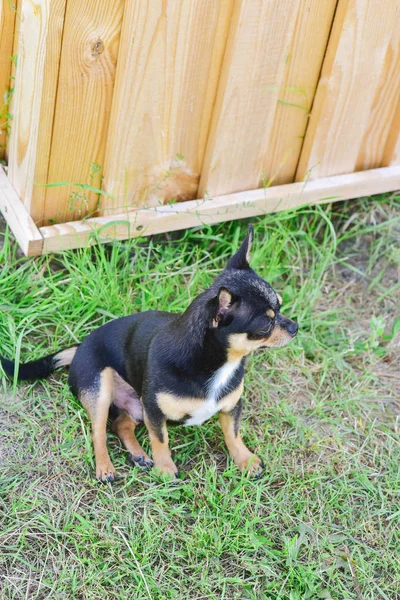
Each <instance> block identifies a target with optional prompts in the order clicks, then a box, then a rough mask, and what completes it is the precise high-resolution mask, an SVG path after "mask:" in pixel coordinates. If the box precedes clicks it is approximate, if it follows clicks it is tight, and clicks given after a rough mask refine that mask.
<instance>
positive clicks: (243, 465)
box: [219, 412, 262, 475]
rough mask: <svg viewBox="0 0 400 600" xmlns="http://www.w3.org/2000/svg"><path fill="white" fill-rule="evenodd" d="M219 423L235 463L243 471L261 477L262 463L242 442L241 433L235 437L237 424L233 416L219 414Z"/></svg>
mask: <svg viewBox="0 0 400 600" xmlns="http://www.w3.org/2000/svg"><path fill="white" fill-rule="evenodd" d="M219 422H220V424H221V428H222V431H223V434H224V438H225V443H226V446H227V448H228V451H229V455H230V457H231V458H232V460H233V461H234V463H235V464H236V465H237V466H238V467H239V469H241V470H242V471H247V472H248V473H250V474H251V475H260V474H261V472H262V462H261V460H260V459H259V458H258V456H256V454H253V453H252V452H250V450H249V449H248V448H246V446H245V445H244V443H243V442H242V438H241V437H240V433H238V434H237V435H235V423H234V418H233V416H232V415H231V414H227V413H222V412H221V413H219Z"/></svg>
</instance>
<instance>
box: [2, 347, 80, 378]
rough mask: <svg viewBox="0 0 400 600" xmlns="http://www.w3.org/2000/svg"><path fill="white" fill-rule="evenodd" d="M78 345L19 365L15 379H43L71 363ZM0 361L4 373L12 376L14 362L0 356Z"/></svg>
mask: <svg viewBox="0 0 400 600" xmlns="http://www.w3.org/2000/svg"><path fill="white" fill-rule="evenodd" d="M78 346H79V344H78V345H77V346H72V348H67V349H66V350H61V351H60V352H56V353H55V354H49V356H44V357H43V358H39V360H31V361H30V362H27V363H25V364H24V365H19V369H18V376H17V379H18V380H19V381H22V380H23V379H44V378H45V377H48V376H49V375H50V373H53V371H55V370H56V369H58V368H60V367H66V366H67V365H70V364H71V362H72V359H73V358H74V356H75V353H76V351H77V349H78ZM0 363H1V366H2V367H3V371H4V372H5V374H6V375H8V377H10V378H13V377H14V370H15V362H14V361H12V360H7V359H6V358H3V357H2V356H0Z"/></svg>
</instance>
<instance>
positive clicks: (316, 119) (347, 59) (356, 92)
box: [296, 0, 400, 180]
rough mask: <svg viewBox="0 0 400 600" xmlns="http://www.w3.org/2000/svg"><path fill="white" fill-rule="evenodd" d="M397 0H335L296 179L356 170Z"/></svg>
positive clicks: (398, 14) (399, 5)
mask: <svg viewBox="0 0 400 600" xmlns="http://www.w3.org/2000/svg"><path fill="white" fill-rule="evenodd" d="M399 18H400V0H381V1H380V2H375V1H374V0H339V4H338V8H337V11H336V15H335V20H334V25H333V29H332V34H331V36H330V40H329V45H328V49H327V54H326V58H325V61H324V65H323V69H322V74H321V79H320V81H319V85H318V89H317V92H316V96H315V101H314V106H313V109H312V114H311V119H310V124H309V127H308V129H307V133H306V138H305V142H304V146H303V150H302V153H301V157H300V161H299V167H298V170H297V174H296V179H297V180H302V179H304V178H305V177H307V178H311V179H316V178H319V177H324V176H328V175H335V174H341V173H349V172H352V171H354V170H355V168H356V166H357V160H358V156H359V152H360V148H361V146H362V142H363V138H364V135H365V133H366V131H367V129H368V124H369V122H370V118H371V112H372V111H373V106H374V100H375V99H376V94H377V90H378V89H379V85H380V81H381V76H382V72H383V71H385V66H386V68H387V62H386V58H387V54H388V48H389V46H390V45H391V43H392V37H393V33H394V30H395V28H396V27H397V24H398V20H399Z"/></svg>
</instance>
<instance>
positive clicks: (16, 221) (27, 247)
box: [0, 166, 43, 256]
mask: <svg viewBox="0 0 400 600" xmlns="http://www.w3.org/2000/svg"><path fill="white" fill-rule="evenodd" d="M0 210H1V212H2V213H3V216H4V218H5V219H6V221H7V223H8V225H9V226H10V229H11V231H12V232H13V234H14V236H15V237H16V239H17V242H18V244H19V245H20V247H21V249H22V251H23V252H24V253H25V254H26V255H27V256H37V255H39V254H41V253H42V246H43V238H42V235H41V234H40V232H39V230H38V228H37V227H36V225H35V223H34V222H33V220H32V219H31V217H30V216H29V214H28V212H27V210H26V208H25V206H24V205H23V204H22V202H21V200H20V199H19V197H18V194H17V192H16V191H15V189H14V188H13V186H12V185H11V183H10V180H9V179H8V177H7V175H6V174H5V172H4V169H3V167H1V166H0Z"/></svg>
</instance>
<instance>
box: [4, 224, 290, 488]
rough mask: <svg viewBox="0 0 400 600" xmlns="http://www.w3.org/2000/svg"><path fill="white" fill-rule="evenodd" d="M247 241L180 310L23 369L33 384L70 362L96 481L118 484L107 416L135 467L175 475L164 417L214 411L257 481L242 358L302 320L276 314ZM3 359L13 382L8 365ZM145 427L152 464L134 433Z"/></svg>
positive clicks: (107, 328) (109, 328)
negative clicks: (245, 427) (247, 434)
mask: <svg viewBox="0 0 400 600" xmlns="http://www.w3.org/2000/svg"><path fill="white" fill-rule="evenodd" d="M253 238H254V231H253V228H252V227H249V230H248V233H247V235H246V238H245V240H244V241H243V243H242V245H241V246H240V248H239V250H238V251H237V252H236V253H235V254H234V255H233V256H232V257H231V258H230V260H229V261H228V263H227V265H226V267H225V269H224V270H223V272H222V273H221V274H220V275H219V276H218V277H217V278H216V279H215V281H214V282H213V283H212V285H211V286H210V287H209V288H208V289H206V290H205V291H204V292H202V293H201V294H200V295H199V296H197V297H196V298H195V299H194V300H193V302H192V303H191V304H190V305H189V307H188V308H187V309H186V310H185V312H183V313H170V312H164V311H159V310H156V311H148V312H143V313H137V314H133V315H130V316H127V317H122V318H119V319H115V320H113V321H111V322H109V323H106V324H105V325H103V326H101V327H99V328H98V329H96V330H94V331H93V332H92V333H90V334H89V335H88V336H87V337H86V338H85V339H84V340H83V342H82V343H81V344H79V345H76V346H74V347H72V348H68V349H66V350H62V351H60V352H57V353H55V354H51V355H49V356H46V357H44V358H42V359H40V360H35V361H31V362H28V363H26V364H23V365H20V366H19V372H18V379H20V380H34V379H40V378H44V377H47V376H48V375H50V373H52V372H53V371H54V370H55V369H58V368H59V367H65V366H67V365H69V379H68V382H69V386H70V388H71V390H72V392H73V394H74V395H75V396H77V397H78V399H79V400H80V402H81V403H82V405H83V406H84V407H85V409H86V410H87V413H88V415H89V418H90V421H91V425H92V439H93V446H94V453H95V458H96V478H97V479H98V480H100V481H102V482H110V481H113V480H114V478H115V469H114V466H113V464H112V462H111V459H110V456H109V453H108V450H107V445H106V427H107V422H108V419H109V416H111V417H112V418H113V422H112V430H113V432H114V433H115V434H116V435H117V436H118V437H119V439H120V440H121V442H122V444H123V445H124V446H125V448H126V449H127V451H128V458H129V460H130V461H131V462H132V463H133V464H134V465H136V466H138V467H141V468H142V469H147V468H150V467H152V466H154V467H155V468H156V469H157V470H158V472H159V473H161V474H163V475H167V476H171V477H175V476H176V475H177V467H176V465H175V463H174V461H173V460H172V456H171V452H170V449H169V445H168V431H167V425H166V424H167V421H175V422H178V423H181V424H184V425H201V424H202V423H204V422H205V421H207V419H209V418H210V417H212V416H213V415H215V414H216V413H218V416H219V421H220V424H221V428H222V431H223V435H224V438H225V443H226V446H227V449H228V452H229V454H230V456H231V458H232V460H233V461H234V462H235V464H236V465H237V466H238V467H239V469H241V470H243V471H247V472H248V473H250V474H251V475H254V476H260V474H261V472H262V469H263V464H262V461H261V459H260V458H259V457H258V456H256V455H255V454H253V453H252V452H251V451H250V450H249V449H248V448H247V447H246V446H245V444H244V443H243V441H242V439H241V436H240V420H241V414H242V399H241V396H242V392H243V381H244V372H245V360H246V357H247V356H248V355H249V354H250V353H251V352H253V351H254V350H257V349H258V348H280V347H282V346H285V345H286V344H288V343H289V342H291V341H292V340H293V338H294V337H295V336H296V334H297V331H298V324H297V323H296V322H295V321H293V320H291V319H288V318H286V317H284V316H283V315H282V313H281V305H282V298H281V296H280V295H279V294H277V293H276V292H275V291H274V289H273V288H272V287H271V286H270V285H269V284H268V283H267V282H266V281H264V280H263V279H262V278H261V277H259V276H258V275H257V274H256V273H255V272H254V271H253V269H251V268H250V265H249V262H250V251H251V246H252V242H253ZM0 360H1V364H2V367H3V370H4V371H5V373H6V374H7V375H8V376H9V377H13V374H14V362H12V361H9V360H7V359H5V358H1V357H0ZM143 422H144V423H145V424H146V427H147V430H148V433H149V437H150V445H151V451H152V459H151V458H150V457H149V456H148V455H147V454H146V452H145V451H144V450H143V449H142V447H141V446H140V444H139V443H138V441H137V439H136V437H135V428H136V426H137V425H138V424H139V423H143Z"/></svg>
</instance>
